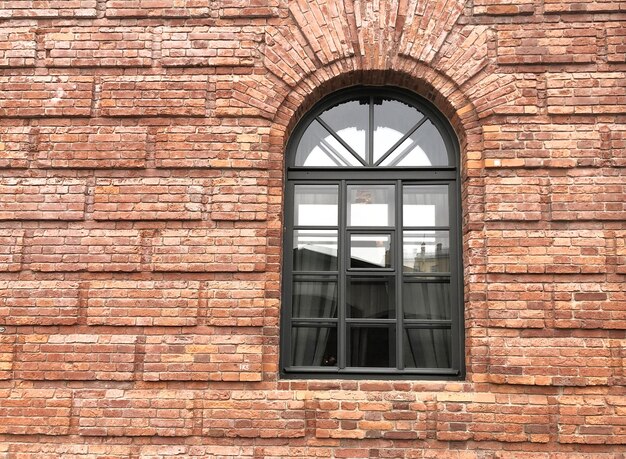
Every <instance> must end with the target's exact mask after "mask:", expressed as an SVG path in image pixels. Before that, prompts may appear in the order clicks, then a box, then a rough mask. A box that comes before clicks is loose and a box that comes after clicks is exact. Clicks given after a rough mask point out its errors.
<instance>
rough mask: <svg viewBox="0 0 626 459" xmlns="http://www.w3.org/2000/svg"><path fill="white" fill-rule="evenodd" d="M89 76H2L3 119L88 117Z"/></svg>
mask: <svg viewBox="0 0 626 459" xmlns="http://www.w3.org/2000/svg"><path fill="white" fill-rule="evenodd" d="M92 98H93V78H92V77H89V76H65V75H62V76H21V75H13V76H0V117H4V118H6V117H10V118H14V117H43V116H45V117H48V116H89V115H90V113H91V103H92Z"/></svg>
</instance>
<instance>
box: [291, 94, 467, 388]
mask: <svg viewBox="0 0 626 459" xmlns="http://www.w3.org/2000/svg"><path fill="white" fill-rule="evenodd" d="M457 162H458V147H457V143H456V140H455V137H454V132H453V131H452V129H451V127H450V125H449V124H448V122H447V121H446V120H445V118H443V117H442V116H441V115H440V114H439V113H438V112H437V111H436V110H435V109H434V108H433V107H432V106H431V105H430V104H429V103H427V102H426V101H424V100H422V99H421V98H419V97H417V96H415V95H413V94H410V93H407V92H404V91H399V90H395V89H390V88H353V89H350V90H347V91H343V92H340V93H337V94H334V95H332V96H331V97H329V98H326V99H324V100H322V101H321V102H320V103H319V104H318V105H317V106H315V107H314V108H313V110H311V112H310V113H309V114H308V115H307V116H305V117H304V118H303V119H302V121H301V122H300V123H299V125H298V126H297V127H296V129H295V131H294V133H293V135H292V138H291V140H290V143H289V146H288V150H287V171H286V174H287V175H286V178H287V182H286V198H285V203H286V204H285V205H286V212H285V223H286V226H285V233H284V234H285V236H284V237H285V240H284V263H283V269H284V271H283V302H282V304H283V306H282V324H281V368H282V375H283V376H285V377H326V378H332V377H343V378H349V377H354V378H358V377H368V378H370V377H376V375H380V376H381V377H382V376H383V375H384V376H385V377H390V375H391V377H399V378H402V377H408V378H414V379H420V378H421V379H426V378H445V377H448V378H458V377H460V376H462V368H463V358H462V357H463V353H462V349H463V327H462V325H463V324H462V317H463V316H462V292H461V285H462V283H461V279H460V276H461V257H460V244H459V241H460V236H459V230H460V224H459V221H460V208H459V207H460V206H459V179H458V168H457Z"/></svg>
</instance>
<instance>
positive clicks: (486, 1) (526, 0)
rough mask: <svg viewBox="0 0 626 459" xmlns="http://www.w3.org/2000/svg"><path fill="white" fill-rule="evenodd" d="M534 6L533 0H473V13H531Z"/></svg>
mask: <svg viewBox="0 0 626 459" xmlns="http://www.w3.org/2000/svg"><path fill="white" fill-rule="evenodd" d="M535 6H536V5H535V0H475V1H474V14H478V15H488V16H513V15H517V14H532V13H534V11H535Z"/></svg>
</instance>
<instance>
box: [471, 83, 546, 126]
mask: <svg viewBox="0 0 626 459" xmlns="http://www.w3.org/2000/svg"><path fill="white" fill-rule="evenodd" d="M467 96H468V97H469V98H470V99H471V100H472V102H473V104H474V107H475V111H476V113H477V115H478V117H479V118H481V119H482V118H486V117H488V116H493V115H534V114H536V113H537V112H538V105H539V100H538V90H537V76H536V75H534V74H527V73H516V74H497V73H492V72H488V73H485V74H484V77H482V78H480V80H479V81H477V82H476V84H475V85H473V86H472V87H471V88H469V89H468V94H467Z"/></svg>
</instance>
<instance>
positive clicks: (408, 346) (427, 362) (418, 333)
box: [403, 329, 452, 368]
mask: <svg viewBox="0 0 626 459" xmlns="http://www.w3.org/2000/svg"><path fill="white" fill-rule="evenodd" d="M450 338H451V333H450V330H449V329H408V330H405V333H404V340H403V342H404V344H403V346H404V366H405V367H406V368H450V367H451V366H452V361H451V358H450V348H451V347H452V344H451V339H450Z"/></svg>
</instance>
